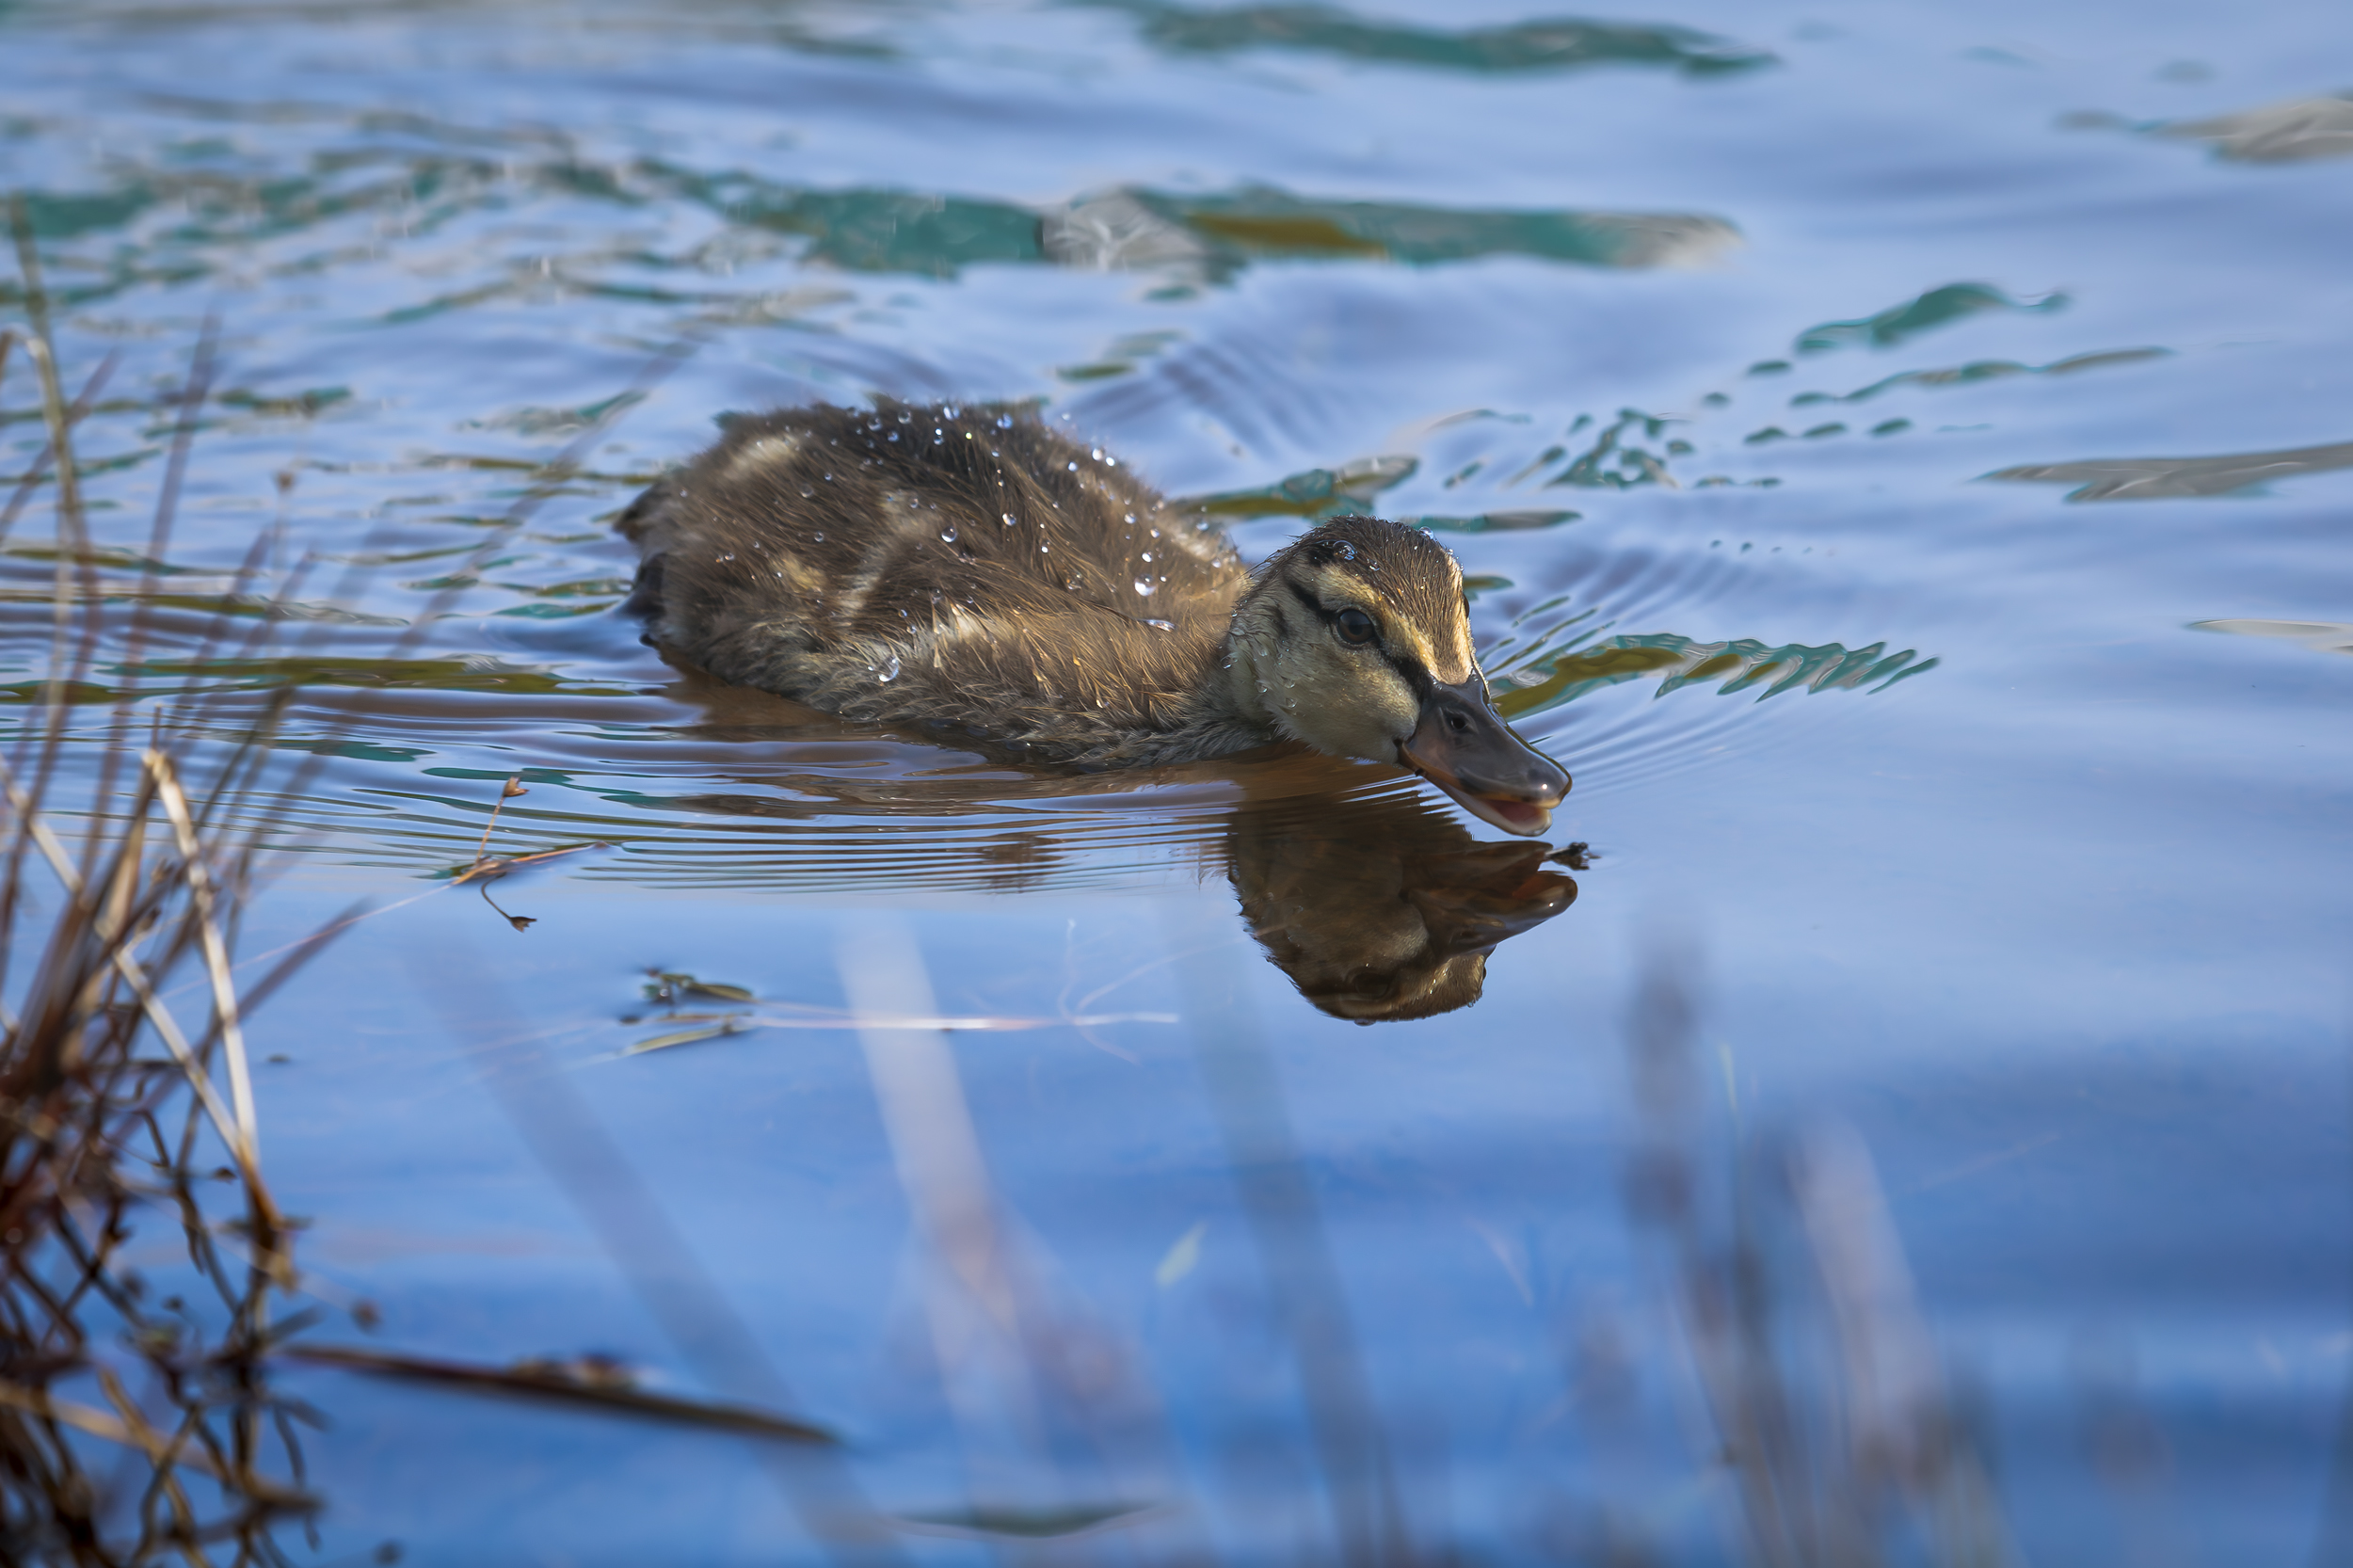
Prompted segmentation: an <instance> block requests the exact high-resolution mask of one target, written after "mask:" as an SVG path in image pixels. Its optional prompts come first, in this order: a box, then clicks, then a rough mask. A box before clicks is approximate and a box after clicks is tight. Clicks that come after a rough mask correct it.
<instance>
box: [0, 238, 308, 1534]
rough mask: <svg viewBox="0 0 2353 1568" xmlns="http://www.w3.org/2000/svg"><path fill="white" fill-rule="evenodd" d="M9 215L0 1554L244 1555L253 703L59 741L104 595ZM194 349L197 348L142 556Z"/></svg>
mask: <svg viewBox="0 0 2353 1568" xmlns="http://www.w3.org/2000/svg"><path fill="white" fill-rule="evenodd" d="M16 216H17V225H16V227H17V240H18V254H19V256H20V258H21V260H22V264H23V265H24V274H25V278H26V280H27V283H28V291H27V292H28V298H29V300H30V304H31V309H30V311H29V312H28V313H29V315H30V317H31V321H32V327H33V331H32V333H31V335H30V336H29V337H22V338H20V337H16V336H15V335H14V334H7V335H0V366H4V365H5V362H6V359H7V357H8V352H9V350H11V349H14V350H16V351H18V352H21V353H22V354H23V355H24V357H25V358H27V359H29V360H30V361H31V362H32V364H33V367H34V369H35V372H36V379H37V381H38V383H39V394H40V407H41V411H42V418H43V422H44V424H45V425H46V428H47V436H48V445H47V448H46V450H45V451H44V452H43V453H42V454H41V456H40V458H39V459H38V460H37V462H36V463H35V465H34V472H33V474H32V475H31V476H29V477H28V480H27V488H29V486H30V484H31V483H32V482H33V480H35V479H38V477H39V476H40V471H41V470H42V469H43V468H44V467H47V468H51V469H54V473H55V485H56V548H55V550H54V552H53V553H54V556H55V560H56V576H55V584H54V593H53V596H52V603H51V613H50V616H49V617H48V618H49V621H50V635H49V639H48V640H49V645H50V648H49V665H48V675H47V677H46V679H45V680H42V681H40V682H39V683H38V684H37V685H36V686H34V687H33V689H32V690H31V691H30V692H28V694H27V695H28V696H30V698H31V701H30V702H28V703H27V704H26V706H25V708H21V709H19V710H18V711H19V712H21V713H23V714H24V721H23V722H22V723H21V725H20V726H19V727H18V728H17V730H16V733H15V735H14V737H13V744H12V745H11V746H10V747H9V748H8V755H7V757H6V760H4V761H0V786H5V791H6V802H7V807H6V811H5V814H4V821H0V855H4V856H5V861H4V862H0V1029H4V1030H5V1042H4V1043H0V1260H5V1272H4V1273H0V1336H4V1337H0V1357H4V1358H5V1359H4V1360H0V1558H5V1559H6V1560H8V1561H11V1562H32V1561H59V1562H67V1561H71V1562H74V1563H131V1562H142V1561H147V1560H155V1559H160V1558H162V1557H166V1556H169V1557H173V1558H176V1559H179V1560H185V1561H190V1562H202V1561H206V1560H208V1559H207V1556H206V1548H207V1546H208V1544H215V1543H218V1544H222V1545H225V1546H229V1547H231V1548H232V1549H233V1551H234V1553H235V1555H236V1556H237V1558H238V1559H239V1560H253V1559H257V1558H260V1559H266V1558H267V1557H268V1556H269V1555H270V1554H271V1553H272V1552H273V1551H274V1550H275V1548H274V1547H273V1546H272V1545H271V1536H272V1532H273V1530H274V1529H275V1528H276V1527H277V1524H278V1522H279V1521H280V1519H282V1518H284V1517H287V1516H289V1515H295V1514H300V1513H303V1512H307V1511H308V1510H309V1509H310V1508H311V1507H312V1506H313V1505H312V1500H311V1499H310V1498H309V1497H308V1496H306V1495H305V1494H304V1492H303V1490H302V1484H303V1454H302V1446H301V1441H300V1438H299V1436H298V1434H297V1432H296V1426H297V1423H299V1422H301V1421H303V1420H305V1419H307V1418H308V1417H309V1413H308V1412H307V1411H306V1409H305V1408H304V1407H303V1406H301V1405H300V1404H299V1403H297V1402H295V1401H290V1400H284V1399H281V1398H280V1397H278V1396H277V1395H275V1394H274V1393H273V1392H272V1390H271V1387H270V1384H269V1382H268V1379H267V1377H266V1375H265V1372H264V1357H265V1356H266V1355H267V1354H268V1353H269V1352H270V1351H271V1350H272V1348H273V1347H274V1346H275V1344H276V1343H277V1342H278V1340H279V1339H280V1338H281V1337H282V1336H284V1335H285V1334H286V1333H287V1332H289V1331H290V1329H292V1328H293V1327H296V1326H298V1324H299V1322H300V1318H299V1317H298V1316H297V1317H296V1318H295V1319H291V1320H280V1319H278V1318H277V1317H276V1315H275V1313H274V1300H273V1298H274V1295H275V1294H276V1293H277V1292H279V1291H281V1290H287V1289H291V1288H293V1287H294V1285H295V1283H296V1275H295V1272H294V1265H293V1256H292V1246H293V1242H292V1235H291V1232H290V1228H289V1226H288V1224H287V1223H286V1221H285V1220H284V1218H283V1217H282V1216H281V1215H280V1212H279V1210H278V1208H277V1205H276V1204H275V1203H274V1202H273V1201H272V1199H271V1197H270V1192H269V1189H268V1187H267V1185H266V1184H265V1182H264V1179H263V1175H262V1165H261V1147H260V1132H259V1127H258V1117H257V1112H256V1107H255V1104H254V1096H253V1090H252V1083H251V1079H250V1075H249V1073H248V1063H247V1055H246V1047H245V1040H244V1019H245V1016H247V1015H248V1013H249V1012H250V1011H251V1009H252V1008H253V1007H254V1006H255V1005H256V1004H258V1002H259V1001H260V1000H262V999H263V998H264V996H266V995H267V994H268V993H269V992H270V991H272V990H274V989H275V988H276V987H277V986H278V985H279V984H280V983H281V982H282V981H284V980H285V979H286V978H287V976H288V975H289V974H291V973H292V972H293V970H294V969H295V968H296V967H297V966H299V965H300V964H301V963H302V961H303V960H304V959H306V958H307V957H309V956H310V954H311V953H312V952H314V951H316V945H317V944H316V942H315V941H306V942H303V943H299V944H297V945H296V947H295V948H294V949H293V950H292V951H291V952H288V953H287V954H286V955H285V956H284V957H283V959H282V961H281V962H280V964H279V965H278V966H277V968H274V969H271V970H270V971H268V972H267V973H266V974H265V975H264V977H263V978H261V979H260V980H259V981H257V982H255V983H253V984H250V985H248V986H247V987H245V988H244V990H243V992H242V994H240V988H239V985H238V982H237V978H236V975H235V972H234V970H233V969H232V964H231V959H230V953H231V949H232V940H233V936H234V933H235V930H236V926H237V920H238V912H239V909H240V907H241V905H242V904H243V901H244V899H245V897H246V894H247V891H248V886H249V884H250V880H251V875H252V871H253V865H254V855H255V851H256V847H257V844H258V841H259V835H258V834H257V833H254V832H251V831H246V832H232V831H228V830H224V829H223V828H222V827H221V825H220V824H221V822H222V820H223V819H224V817H226V816H229V815H231V814H232V813H233V812H234V810H235V808H236V804H237V803H238V802H239V801H240V799H241V798H242V797H244V796H245V795H246V794H247V793H248V792H250V791H252V790H253V789H254V788H255V787H256V785H257V782H258V781H259V779H260V777H261V775H262V773H263V770H264V762H265V760H266V759H267V755H268V744H269V724H270V719H271V717H272V715H271V714H270V713H269V712H266V711H265V712H264V714H263V715H262V716H261V720H260V722H259V723H258V724H257V725H256V726H254V727H252V728H248V729H247V730H246V731H245V733H244V734H243V735H242V737H241V738H239V739H238V740H236V741H235V742H234V743H232V744H228V745H226V746H212V747H208V748H199V747H196V746H194V745H191V744H188V742H187V737H186V735H185V734H184V732H183V731H182V729H181V728H178V727H176V726H175V725H174V724H173V723H171V722H170V721H169V720H168V719H158V720H156V721H154V722H152V723H146V722H141V723H138V724H136V725H135V724H134V722H133V715H132V712H131V709H130V706H129V704H128V703H127V702H126V703H124V704H122V705H121V706H120V707H118V708H117V710H116V712H115V714H114V722H113V727H112V729H111V731H110V733H108V734H107V735H106V737H105V744H104V750H103V752H102V754H101V757H100V760H99V761H98V763H97V765H96V768H95V770H94V774H92V775H91V776H85V775H84V773H83V772H81V771H79V770H77V769H76V768H75V767H74V766H73V763H75V762H76V761H78V759H76V758H70V757H68V756H66V755H65V752H66V747H67V743H68V739H69V733H68V732H69V725H70V722H71V714H72V696H73V695H74V694H75V691H76V688H77V687H80V686H84V685H86V684H87V676H88V672H89V669H90V666H91V661H92V658H93V650H94V648H95V647H96V644H97V639H98V635H99V628H98V617H99V616H100V615H101V614H102V612H103V606H102V604H101V602H100V598H99V596H98V595H97V594H96V593H95V592H94V591H93V589H92V588H91V584H90V576H91V559H92V556H91V552H90V548H89V541H88V536H87V533H86V530H85V527H84V521H85V520H84V512H83V504H82V496H81V493H80V486H79V478H80V471H79V470H78V469H77V467H76V464H75V459H74V453H73V442H72V433H73V424H74V422H75V420H76V418H77V417H78V412H77V410H79V409H81V408H87V407H88V403H89V400H90V397H91V395H92V393H93V392H94V391H95V386H96V380H95V378H93V385H92V387H91V388H90V389H88V390H86V391H85V392H84V394H83V396H82V397H81V398H80V399H79V400H78V401H73V402H70V401H69V400H68V399H67V397H66V395H65V393H64V391H63V389H62V386H61V383H60V380H59V377H58V375H57V366H56V356H55V354H54V352H53V350H52V346H51V341H50V336H49V332H48V323H47V320H46V312H45V310H44V309H43V300H42V296H41V294H40V286H39V274H38V271H37V269H36V267H35V264H34V260H33V256H32V249H31V245H30V242H29V237H28V235H27V233H26V231H25V225H24V217H23V214H22V210H21V209H20V210H19V211H18V213H17V215H16ZM208 373H209V353H208V351H202V350H200V353H199V355H198V357H197V360H196V363H195V367H194V370H193V372H192V374H191V376H190V380H189V383H188V385H187V386H186V387H185V388H184V391H183V395H182V404H183V417H182V419H181V421H180V426H179V430H178V434H177V438H176V440H175V444H174V449H173V455H172V459H171V467H170V470H169V472H168V477H167V480H166V483H165V486H164V490H163V499H162V502H161V504H159V506H158V509H157V513H156V518H155V524H154V537H153V541H152V547H151V553H152V554H155V555H160V552H161V550H162V548H163V545H164V542H165V540H166V539H167V537H168V531H169V527H170V522H171V507H172V501H173V497H174V495H175V494H176V491H177V488H178V483H179V477H180V475H181V473H182V472H184V466H185V461H186V457H187V452H188V445H189V440H190V438H191V435H192V433H193V429H194V417H195V411H196V409H197V408H198V407H199V406H200V404H201V402H202V399H203V396H204V389H205V384H206V382H207V379H208ZM22 502H23V497H22V496H21V495H20V497H19V498H18V499H17V501H16V502H14V503H12V504H11V506H10V520H11V521H13V520H14V517H15V515H16V514H17V513H18V512H19V511H20V510H21V509H22ZM144 630H145V629H144V626H143V625H142V624H141V623H139V622H138V621H137V620H136V618H135V620H134V624H133V626H132V629H131V632H130V637H131V640H132V644H133V646H134V655H133V657H134V660H136V644H137V643H138V641H139V639H140V638H141V636H142V635H143V633H144ZM27 710H29V712H28V711H27ZM141 1210H148V1211H160V1212H162V1213H164V1214H168V1215H169V1216H170V1217H171V1218H172V1219H173V1220H176V1222H177V1223H178V1224H179V1226H180V1228H181V1230H182V1232H183V1234H184V1237H185V1240H186V1255H185V1258H184V1262H180V1263H176V1264H175V1265H173V1266H172V1267H171V1268H170V1269H169V1270H168V1272H167V1274H166V1279H164V1280H151V1279H150V1278H149V1277H148V1275H147V1274H146V1273H144V1272H141V1271H140V1270H138V1269H135V1268H134V1267H132V1266H131V1264H130V1262H129V1261H128V1260H127V1257H126V1245H127V1243H128V1242H129V1241H130V1240H131V1239H132V1236H133V1233H134V1221H135V1216H136V1214H137V1213H138V1212H139V1211H141ZM167 1281H168V1283H167Z"/></svg>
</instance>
